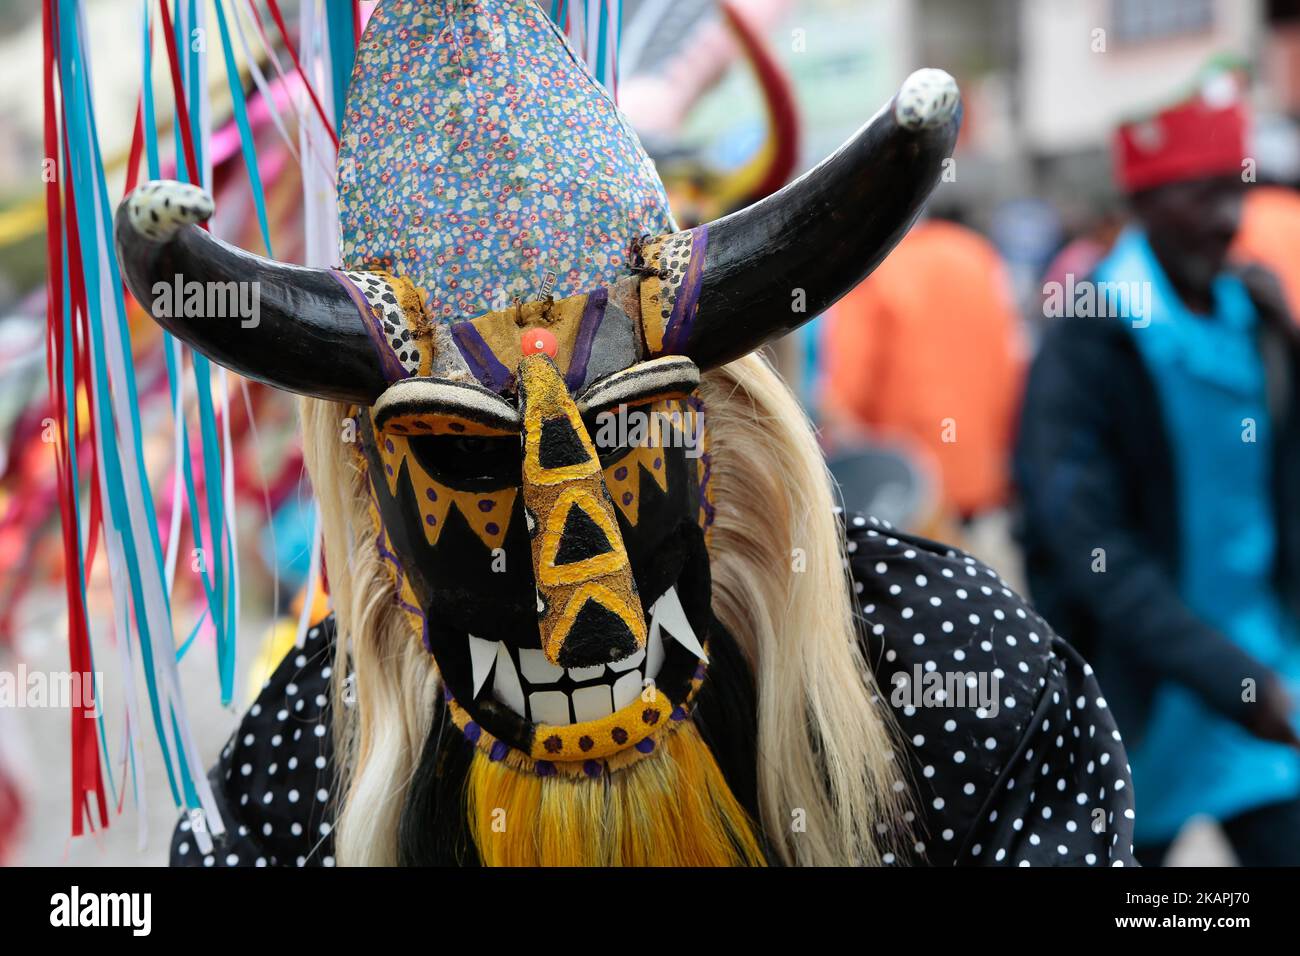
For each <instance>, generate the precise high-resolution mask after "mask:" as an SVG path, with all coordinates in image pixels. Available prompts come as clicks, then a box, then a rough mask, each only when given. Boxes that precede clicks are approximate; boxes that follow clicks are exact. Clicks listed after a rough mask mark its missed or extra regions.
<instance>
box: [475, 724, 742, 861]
mask: <svg viewBox="0 0 1300 956" xmlns="http://www.w3.org/2000/svg"><path fill="white" fill-rule="evenodd" d="M465 798H466V812H467V814H468V820H469V828H470V833H471V835H472V836H473V839H474V843H475V845H476V846H477V847H478V853H479V859H480V860H481V861H482V863H483V865H484V866H765V865H766V861H765V860H764V857H763V852H762V850H761V849H760V847H759V843H758V841H757V840H756V839H755V837H754V829H753V825H752V824H751V823H750V819H749V815H748V814H747V813H745V810H744V808H743V807H741V805H740V804H739V803H738V802H737V800H736V798H735V797H734V796H733V795H732V793H731V788H729V787H728V786H727V784H726V781H725V780H724V779H723V777H722V771H721V770H719V769H718V765H717V762H716V761H715V760H714V759H713V754H712V753H710V752H709V748H708V746H707V745H706V744H705V743H704V741H703V739H702V738H701V737H700V735H699V733H698V732H697V731H696V729H695V727H694V725H692V724H691V723H690V721H685V722H683V725H682V726H681V727H679V728H677V729H676V732H675V733H669V734H665V735H664V736H663V737H662V738H661V739H660V741H659V752H658V753H656V754H654V755H653V756H651V757H647V758H646V759H644V760H639V761H637V762H636V763H635V764H633V765H631V766H629V767H626V768H624V769H622V770H620V771H618V772H616V773H613V774H607V775H605V776H603V777H600V778H597V779H583V778H575V777H566V776H563V775H556V776H552V777H539V776H536V775H535V774H528V773H520V772H519V771H517V770H513V769H511V768H509V767H507V766H505V764H504V763H503V762H493V761H491V760H489V759H488V758H487V756H486V755H485V754H483V753H482V752H480V751H478V750H475V752H474V757H473V759H472V761H471V764H470V771H469V782H468V785H467V787H466V791H465Z"/></svg>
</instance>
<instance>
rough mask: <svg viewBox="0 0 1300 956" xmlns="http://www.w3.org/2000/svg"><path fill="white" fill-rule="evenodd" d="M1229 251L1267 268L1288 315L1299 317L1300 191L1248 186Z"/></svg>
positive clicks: (1271, 186)
mask: <svg viewBox="0 0 1300 956" xmlns="http://www.w3.org/2000/svg"><path fill="white" fill-rule="evenodd" d="M1232 252H1233V256H1234V258H1237V259H1240V260H1241V261H1242V262H1248V263H1258V264H1259V265H1262V266H1265V267H1266V268H1267V269H1268V270H1269V271H1271V272H1272V273H1273V274H1274V275H1275V276H1276V277H1277V280H1278V282H1279V283H1281V286H1282V291H1283V293H1284V294H1285V295H1286V301H1287V309H1288V310H1289V311H1290V313H1291V317H1292V318H1293V319H1294V318H1296V317H1298V316H1300V193H1297V192H1296V191H1295V190H1294V189H1289V188H1287V187H1286V186H1281V185H1262V184H1261V185H1259V186H1257V187H1255V188H1253V189H1251V190H1250V191H1249V193H1248V195H1247V196H1246V205H1245V209H1244V211H1243V214H1242V219H1241V231H1240V232H1238V233H1237V239H1236V241H1235V242H1234V243H1233V247H1232Z"/></svg>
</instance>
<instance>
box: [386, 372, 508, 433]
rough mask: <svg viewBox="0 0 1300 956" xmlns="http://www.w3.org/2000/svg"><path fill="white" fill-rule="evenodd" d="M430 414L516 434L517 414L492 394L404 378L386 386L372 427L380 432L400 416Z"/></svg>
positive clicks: (464, 385) (477, 387)
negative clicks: (452, 416)
mask: <svg viewBox="0 0 1300 956" xmlns="http://www.w3.org/2000/svg"><path fill="white" fill-rule="evenodd" d="M429 412H434V413H437V414H443V415H455V416H457V417H458V418H463V419H465V420H467V421H471V422H476V423H478V424H480V425H487V426H489V427H494V428H501V429H505V430H517V429H518V428H519V410H518V409H517V408H515V406H514V405H513V404H511V403H510V402H508V401H506V400H505V399H504V398H502V397H501V396H500V395H498V394H496V392H490V391H488V390H487V389H486V388H484V387H483V386H481V385H473V384H468V383H465V382H452V381H448V380H447V379H437V378H407V379H403V380H402V381H400V382H396V383H394V384H393V385H390V386H389V387H388V389H387V390H385V392H384V394H383V395H381V396H379V400H378V401H377V402H375V406H374V416H375V424H376V425H378V426H379V427H380V428H383V427H384V425H385V424H386V423H387V422H388V421H389V420H391V419H393V418H396V417H398V416H400V415H420V414H428V413H429Z"/></svg>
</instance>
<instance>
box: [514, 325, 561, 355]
mask: <svg viewBox="0 0 1300 956" xmlns="http://www.w3.org/2000/svg"><path fill="white" fill-rule="evenodd" d="M519 342H520V350H521V351H522V352H523V353H524V354H525V355H536V354H538V353H539V352H541V353H545V354H546V355H549V356H550V357H551V358H555V353H556V352H558V351H559V350H560V343H559V342H557V341H556V339H555V335H554V333H552V332H551V330H550V329H524V331H523V334H522V335H521V336H520V337H519Z"/></svg>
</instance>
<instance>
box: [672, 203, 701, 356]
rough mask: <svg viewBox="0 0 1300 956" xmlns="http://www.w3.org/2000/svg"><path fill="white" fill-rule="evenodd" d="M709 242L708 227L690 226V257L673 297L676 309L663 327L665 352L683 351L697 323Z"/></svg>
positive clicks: (679, 352) (678, 353)
mask: <svg viewBox="0 0 1300 956" xmlns="http://www.w3.org/2000/svg"><path fill="white" fill-rule="evenodd" d="M708 245H709V227H708V226H707V225H704V226H696V227H695V228H694V229H692V230H691V261H690V262H689V263H687V265H686V275H684V276H683V277H682V285H681V288H680V289H678V290H677V298H676V299H675V300H673V313H672V315H670V316H669V317H668V328H666V329H664V349H663V350H664V354H667V355H680V354H681V352H682V350H683V348H685V346H686V342H687V340H688V339H689V338H690V335H691V327H692V326H693V325H694V324H695V311H696V309H697V308H698V307H699V304H700V286H701V285H703V280H704V256H705V251H706V250H707V249H708Z"/></svg>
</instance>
